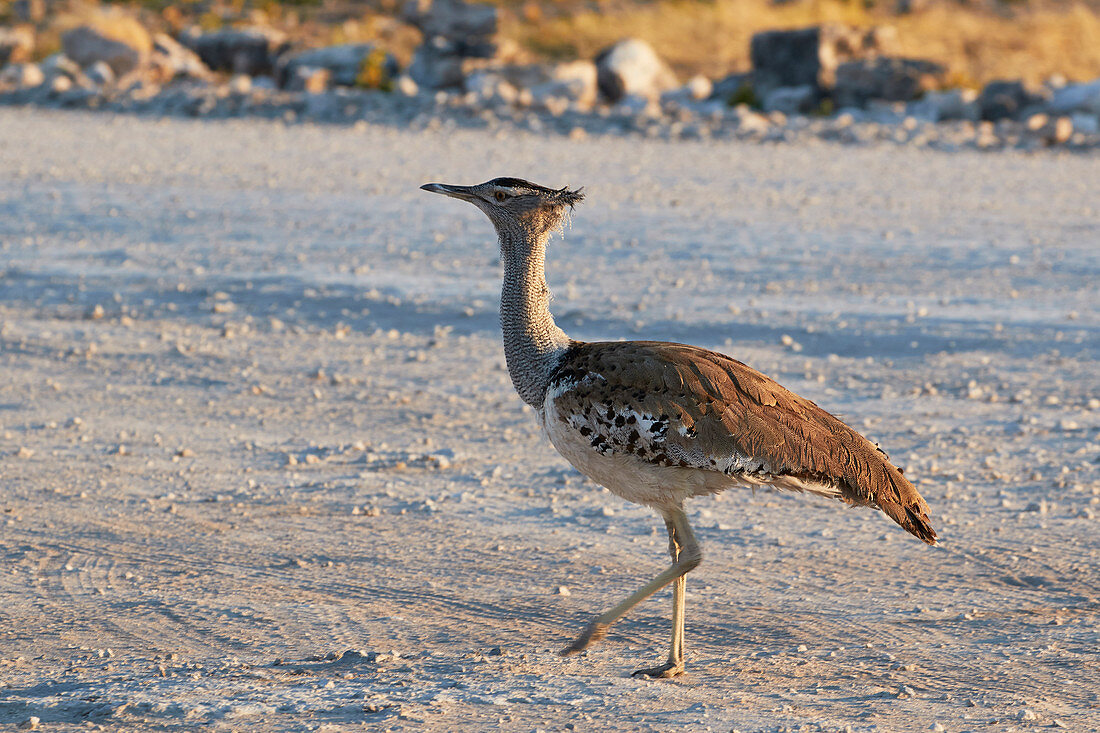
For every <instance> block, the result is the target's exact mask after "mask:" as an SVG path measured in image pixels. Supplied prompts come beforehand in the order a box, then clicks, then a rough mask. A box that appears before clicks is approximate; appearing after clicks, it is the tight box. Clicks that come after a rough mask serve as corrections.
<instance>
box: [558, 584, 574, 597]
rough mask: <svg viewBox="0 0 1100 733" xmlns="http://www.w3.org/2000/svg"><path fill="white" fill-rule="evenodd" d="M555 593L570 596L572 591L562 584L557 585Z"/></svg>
mask: <svg viewBox="0 0 1100 733" xmlns="http://www.w3.org/2000/svg"><path fill="white" fill-rule="evenodd" d="M557 593H558V595H559V596H571V595H573V594H572V593H571V592H570V591H569V588H567V587H566V586H564V585H559V586H558V590H557Z"/></svg>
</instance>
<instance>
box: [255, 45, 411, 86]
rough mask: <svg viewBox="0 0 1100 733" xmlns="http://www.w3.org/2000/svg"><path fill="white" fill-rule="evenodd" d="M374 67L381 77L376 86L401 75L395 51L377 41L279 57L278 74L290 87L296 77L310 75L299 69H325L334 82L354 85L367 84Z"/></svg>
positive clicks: (281, 84)
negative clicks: (390, 51)
mask: <svg viewBox="0 0 1100 733" xmlns="http://www.w3.org/2000/svg"><path fill="white" fill-rule="evenodd" d="M373 67H377V69H376V71H375V75H376V76H377V77H378V79H379V84H376V85H375V86H385V85H388V84H389V83H391V82H392V80H393V79H395V78H396V77H397V72H398V67H397V59H395V58H394V57H393V56H392V55H391V54H388V53H386V52H385V51H383V50H382V49H381V48H379V47H378V46H376V45H374V44H373V43H351V44H346V45H342V46H329V47H328V48H316V49H313V50H311V51H302V52H301V53H295V54H288V55H285V56H283V57H282V58H280V59H279V62H278V65H277V69H276V77H277V78H278V80H279V85H280V86H287V83H288V81H289V80H290V79H292V78H296V77H301V76H309V74H302V75H300V74H298V69H303V68H304V69H324V70H325V71H327V72H328V79H329V82H330V83H331V84H334V85H336V86H345V87H351V86H356V85H357V84H359V83H365V82H366V81H367V79H366V78H365V77H367V76H370V75H371V70H372V68H373ZM361 75H363V76H361Z"/></svg>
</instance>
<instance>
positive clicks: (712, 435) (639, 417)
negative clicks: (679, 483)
mask: <svg viewBox="0 0 1100 733" xmlns="http://www.w3.org/2000/svg"><path fill="white" fill-rule="evenodd" d="M551 390H552V391H553V393H554V394H555V405H556V409H558V411H559V414H560V415H561V416H562V417H563V419H564V420H566V421H567V422H568V423H569V424H570V425H571V426H572V427H573V428H574V429H576V430H578V431H580V432H581V434H582V435H584V436H585V437H586V438H588V439H589V441H590V444H591V445H592V447H593V449H595V450H599V451H601V452H608V453H610V452H619V453H630V454H633V455H636V456H638V457H640V458H642V459H644V460H647V461H650V462H652V463H655V464H658V465H669V466H683V467H689V468H698V469H702V470H708V471H721V472H723V473H726V474H727V475H729V476H731V477H735V478H739V479H744V480H749V481H751V482H755V483H776V484H777V485H780V486H784V485H786V486H787V487H788V488H791V487H793V488H799V486H800V482H801V485H802V486H803V487H805V486H807V485H814V486H825V487H828V488H830V489H831V490H832V492H833V493H834V494H835V495H836V496H837V497H838V498H840V499H842V500H844V501H847V502H849V503H852V504H863V505H871V506H876V507H878V508H879V509H881V510H882V511H883V512H885V513H886V514H887V515H889V516H890V518H892V519H893V520H894V521H895V522H897V523H898V524H899V525H901V526H902V527H904V528H905V529H906V530H908V531H909V532H911V533H912V534H914V535H915V536H917V537H919V538H920V539H922V540H924V541H925V542H928V543H934V542H935V540H936V533H935V530H933V528H932V526H931V524H930V523H929V520H928V512H929V509H928V505H927V503H926V502H925V501H924V499H923V498H922V497H921V496H920V494H919V493H918V492H917V490H916V488H915V487H914V486H913V485H912V484H911V483H910V482H909V481H908V480H907V479H906V478H905V477H904V476H903V475H902V473H901V471H900V470H899V469H898V468H897V467H896V466H894V465H893V464H892V463H891V462H890V461H889V459H888V458H887V456H886V454H885V453H883V452H882V451H881V450H879V449H878V448H877V447H876V446H874V445H872V444H871V443H870V442H869V441H868V440H867V439H866V438H864V437H863V436H862V435H860V434H859V433H858V432H856V431H855V430H853V429H852V428H850V427H848V426H847V425H846V424H844V423H843V422H842V421H840V420H839V419H838V418H836V417H834V416H833V415H831V414H829V413H828V412H826V411H825V410H823V409H821V408H820V407H818V406H817V405H816V404H814V403H813V402H811V401H810V400H807V399H805V398H803V397H800V396H798V395H796V394H794V393H793V392H791V391H789V390H787V389H785V388H783V387H781V386H780V385H779V384H778V383H776V382H775V381H774V380H772V379H771V378H769V377H767V376H765V375H764V374H762V373H760V372H758V371H756V370H755V369H753V368H751V367H749V366H746V365H745V364H743V363H741V362H739V361H736V360H734V359H731V358H729V357H727V356H724V355H722V354H718V353H715V352H712V351H707V350H705V349H700V348H697V347H694V346H686V345H683V344H674V343H665V342H656V341H626V342H599V343H581V344H577V345H575V346H574V347H573V348H572V349H571V350H570V352H569V353H568V354H567V355H566V357H565V359H564V361H563V363H562V365H561V366H560V367H559V369H558V370H557V372H556V373H555V375H554V377H553V378H552V380H551ZM784 482H786V484H785V483H784Z"/></svg>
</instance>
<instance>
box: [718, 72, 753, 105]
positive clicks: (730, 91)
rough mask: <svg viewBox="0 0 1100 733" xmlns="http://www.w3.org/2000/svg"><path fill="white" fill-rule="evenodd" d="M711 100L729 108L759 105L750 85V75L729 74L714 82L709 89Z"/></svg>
mask: <svg viewBox="0 0 1100 733" xmlns="http://www.w3.org/2000/svg"><path fill="white" fill-rule="evenodd" d="M711 99H716V100H719V101H722V102H725V103H726V104H728V105H730V106H736V105H738V104H748V105H755V104H758V103H759V100H758V99H757V97H756V91H755V89H754V87H753V84H752V74H751V73H749V74H730V75H729V76H727V77H724V78H722V79H719V80H718V81H716V82H714V84H713V85H712V89H711Z"/></svg>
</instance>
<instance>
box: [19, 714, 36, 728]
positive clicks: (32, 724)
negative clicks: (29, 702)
mask: <svg viewBox="0 0 1100 733" xmlns="http://www.w3.org/2000/svg"><path fill="white" fill-rule="evenodd" d="M41 722H42V721H41V720H39V719H38V717H36V716H34V715H32V716H31V717H29V718H27V719H26V720H24V721H23V722H22V723H20V724H19V730H38V726H39V724H40V723H41Z"/></svg>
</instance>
